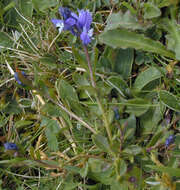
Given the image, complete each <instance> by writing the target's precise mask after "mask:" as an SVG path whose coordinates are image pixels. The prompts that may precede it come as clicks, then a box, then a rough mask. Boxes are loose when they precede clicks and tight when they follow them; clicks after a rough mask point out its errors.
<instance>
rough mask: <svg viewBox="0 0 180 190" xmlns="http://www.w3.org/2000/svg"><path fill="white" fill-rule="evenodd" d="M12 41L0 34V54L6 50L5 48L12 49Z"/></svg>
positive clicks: (4, 34) (2, 33)
mask: <svg viewBox="0 0 180 190" xmlns="http://www.w3.org/2000/svg"><path fill="white" fill-rule="evenodd" d="M12 45H13V41H12V40H11V39H10V38H9V36H8V35H7V34H6V33H4V32H0V52H3V51H5V50H6V48H12Z"/></svg>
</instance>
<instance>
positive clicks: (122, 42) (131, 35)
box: [99, 29, 175, 58]
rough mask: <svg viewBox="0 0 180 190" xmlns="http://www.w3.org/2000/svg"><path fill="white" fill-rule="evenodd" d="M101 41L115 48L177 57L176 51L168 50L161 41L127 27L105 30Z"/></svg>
mask: <svg viewBox="0 0 180 190" xmlns="http://www.w3.org/2000/svg"><path fill="white" fill-rule="evenodd" d="M99 41H100V42H101V43H104V44H106V45H109V46H111V47H113V48H134V49H142V50H143V51H148V52H152V53H157V54H160V55H163V56H167V57H170V58H174V57H175V56H174V53H173V52H171V51H169V50H167V49H166V47H165V46H163V45H162V44H161V43H160V42H157V41H154V40H152V39H150V38H147V37H145V36H144V35H142V34H138V33H136V32H131V31H128V30H126V29H114V30H108V31H104V32H103V33H102V34H100V35H99Z"/></svg>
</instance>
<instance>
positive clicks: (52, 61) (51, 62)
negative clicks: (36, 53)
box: [39, 54, 57, 69]
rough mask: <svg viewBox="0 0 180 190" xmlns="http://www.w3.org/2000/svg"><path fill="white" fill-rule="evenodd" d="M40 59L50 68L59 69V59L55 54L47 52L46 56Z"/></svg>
mask: <svg viewBox="0 0 180 190" xmlns="http://www.w3.org/2000/svg"><path fill="white" fill-rule="evenodd" d="M39 61H40V62H41V63H42V64H43V65H45V66H47V67H48V68H49V69H57V64H56V61H57V59H56V57H55V56H53V55H50V54H45V55H44V56H42V57H40V59H39Z"/></svg>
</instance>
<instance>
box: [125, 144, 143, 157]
mask: <svg viewBox="0 0 180 190" xmlns="http://www.w3.org/2000/svg"><path fill="white" fill-rule="evenodd" d="M141 151H142V148H141V147H140V146H138V145H130V146H128V147H127V148H126V149H124V151H123V152H125V153H127V154H132V155H137V154H140V153H141Z"/></svg>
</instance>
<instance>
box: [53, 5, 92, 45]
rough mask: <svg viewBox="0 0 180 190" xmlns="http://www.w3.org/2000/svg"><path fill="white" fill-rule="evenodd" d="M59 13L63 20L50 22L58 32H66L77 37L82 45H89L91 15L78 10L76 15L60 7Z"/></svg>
mask: <svg viewBox="0 0 180 190" xmlns="http://www.w3.org/2000/svg"><path fill="white" fill-rule="evenodd" d="M59 12H60V14H61V15H62V17H63V20H59V19H52V20H51V21H52V23H53V24H54V25H55V27H57V28H58V29H59V32H62V30H68V31H70V32H71V33H72V34H73V35H75V36H79V37H80V39H81V41H82V43H83V44H84V45H87V44H89V43H90V42H91V37H92V35H93V29H92V28H91V23H92V15H91V13H90V12H89V11H85V10H78V13H79V15H77V14H76V13H73V12H71V11H70V10H69V9H68V8H66V7H65V8H64V7H60V8H59Z"/></svg>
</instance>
